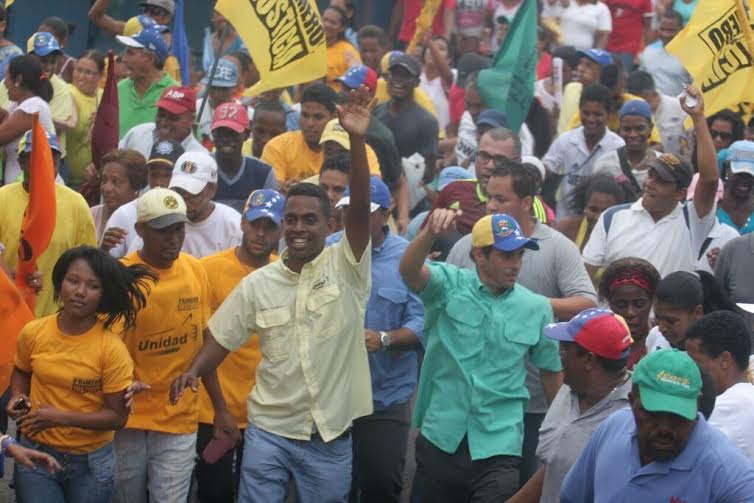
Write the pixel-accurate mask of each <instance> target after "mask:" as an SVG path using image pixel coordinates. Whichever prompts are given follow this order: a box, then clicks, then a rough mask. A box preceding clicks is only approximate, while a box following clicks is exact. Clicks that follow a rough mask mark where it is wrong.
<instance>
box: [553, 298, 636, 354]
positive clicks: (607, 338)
mask: <svg viewBox="0 0 754 503" xmlns="http://www.w3.org/2000/svg"><path fill="white" fill-rule="evenodd" d="M545 335H546V336H547V337H549V338H550V339H555V340H556V341H565V342H575V343H576V344H578V345H579V346H581V347H582V348H584V349H586V350H587V351H589V352H591V353H594V354H596V355H599V356H602V357H603V358H609V359H612V360H620V359H621V358H625V357H626V356H627V355H628V350H629V347H630V346H631V343H632V342H633V339H631V332H630V331H629V329H628V325H626V321H625V320H624V319H623V318H622V317H621V316H619V315H617V314H615V313H613V312H612V311H609V310H607V309H599V308H596V307H594V308H590V309H585V310H584V311H581V312H580V313H579V314H577V315H576V316H574V317H573V318H572V319H571V321H569V322H566V323H553V324H551V325H547V326H546V327H545Z"/></svg>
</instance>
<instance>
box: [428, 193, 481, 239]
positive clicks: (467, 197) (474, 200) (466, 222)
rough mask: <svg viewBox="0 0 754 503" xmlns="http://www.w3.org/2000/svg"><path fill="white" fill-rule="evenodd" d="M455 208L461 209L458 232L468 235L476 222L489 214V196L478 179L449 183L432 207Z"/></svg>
mask: <svg viewBox="0 0 754 503" xmlns="http://www.w3.org/2000/svg"><path fill="white" fill-rule="evenodd" d="M436 208H454V209H457V210H461V211H462V212H463V213H461V216H460V217H459V218H458V221H457V228H458V232H460V233H461V234H463V235H466V234H468V233H470V232H471V228H472V227H474V224H475V223H476V222H477V220H479V219H480V218H482V217H483V216H485V215H486V214H487V196H485V195H484V194H483V193H482V191H481V188H480V187H479V182H478V181H477V180H458V181H455V182H451V183H449V184H448V185H447V186H446V187H445V188H444V189H442V190H441V191H440V193H439V194H437V198H436V199H435V202H434V204H433V205H432V209H433V210H434V209H436Z"/></svg>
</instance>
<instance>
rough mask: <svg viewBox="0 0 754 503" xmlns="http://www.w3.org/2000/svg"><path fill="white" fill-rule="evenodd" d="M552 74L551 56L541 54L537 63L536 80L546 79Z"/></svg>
mask: <svg viewBox="0 0 754 503" xmlns="http://www.w3.org/2000/svg"><path fill="white" fill-rule="evenodd" d="M550 73H552V54H550V53H549V52H543V53H542V56H541V57H540V58H539V62H538V63H537V80H542V79H544V78H547V77H549V76H550Z"/></svg>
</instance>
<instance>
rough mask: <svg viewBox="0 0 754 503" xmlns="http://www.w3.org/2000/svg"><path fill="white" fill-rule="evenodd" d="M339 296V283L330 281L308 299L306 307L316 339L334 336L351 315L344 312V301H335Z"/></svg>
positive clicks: (320, 339)
mask: <svg viewBox="0 0 754 503" xmlns="http://www.w3.org/2000/svg"><path fill="white" fill-rule="evenodd" d="M338 297H340V289H339V288H338V285H336V284H335V283H330V284H329V285H326V286H323V287H322V288H320V289H319V290H316V291H315V292H313V293H311V294H310V295H309V298H308V299H307V300H306V309H307V311H308V312H309V319H310V320H311V328H312V329H313V330H314V339H315V340H318V341H322V340H325V339H328V338H330V337H332V336H333V335H335V334H336V333H338V331H339V330H340V329H341V328H342V327H343V323H344V322H345V321H346V320H348V319H349V315H348V314H346V313H344V312H343V309H342V303H340V302H335V301H336V299H337V298H338ZM361 321H362V322H363V320H361Z"/></svg>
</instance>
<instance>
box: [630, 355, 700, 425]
mask: <svg viewBox="0 0 754 503" xmlns="http://www.w3.org/2000/svg"><path fill="white" fill-rule="evenodd" d="M631 379H632V380H633V382H634V384H636V385H637V386H639V393H640V395H641V404H642V406H643V407H644V409H646V410H648V411H649V412H670V413H672V414H677V415H679V416H681V417H685V418H686V419H689V420H693V419H696V412H697V398H698V397H699V391H700V390H701V389H702V376H701V375H700V374H699V367H697V366H696V363H694V360H692V359H691V357H690V356H689V355H687V354H686V353H685V352H684V351H679V350H677V349H661V350H658V351H654V352H652V353H649V354H648V355H647V356H645V357H644V358H642V359H641V360H640V361H639V363H637V364H636V367H634V373H633V375H632V376H631Z"/></svg>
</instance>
